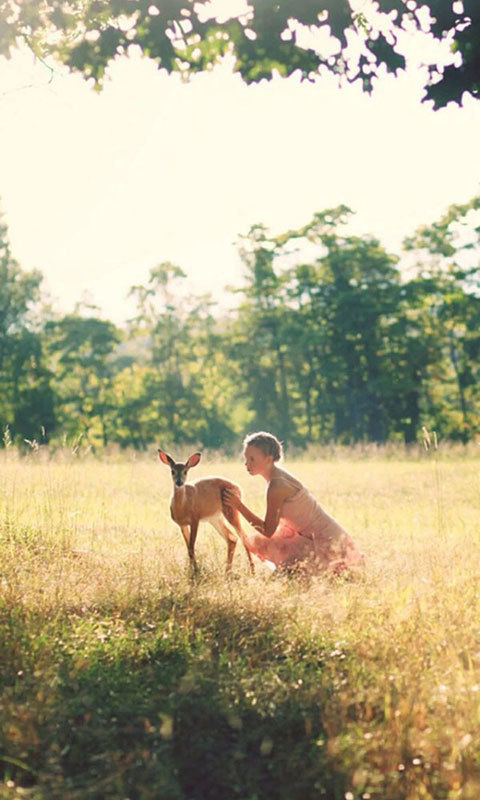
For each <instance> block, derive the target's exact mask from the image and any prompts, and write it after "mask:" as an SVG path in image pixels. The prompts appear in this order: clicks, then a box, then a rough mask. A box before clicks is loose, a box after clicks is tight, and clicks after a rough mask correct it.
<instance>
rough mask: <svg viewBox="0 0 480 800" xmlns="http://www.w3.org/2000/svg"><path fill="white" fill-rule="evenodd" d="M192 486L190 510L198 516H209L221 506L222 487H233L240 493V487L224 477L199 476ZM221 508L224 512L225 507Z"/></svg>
mask: <svg viewBox="0 0 480 800" xmlns="http://www.w3.org/2000/svg"><path fill="white" fill-rule="evenodd" d="M192 486H193V487H194V491H193V492H192V500H193V503H192V511H193V513H194V514H198V516H199V517H200V518H203V517H210V516H212V515H213V514H215V513H216V512H217V511H219V509H220V508H222V505H223V504H222V495H221V492H222V489H225V488H229V489H234V490H235V491H236V492H237V493H238V494H239V495H241V490H240V487H239V486H237V484H236V483H232V481H228V480H226V478H199V479H198V481H195V482H193V483H192ZM187 488H188V487H187ZM222 510H223V511H224V513H225V507H224V508H223V509H222Z"/></svg>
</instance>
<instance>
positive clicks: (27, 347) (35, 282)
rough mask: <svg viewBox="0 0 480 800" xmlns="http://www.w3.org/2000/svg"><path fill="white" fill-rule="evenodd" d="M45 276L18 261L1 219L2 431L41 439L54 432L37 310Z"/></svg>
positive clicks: (0, 384)
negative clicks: (11, 248) (27, 269)
mask: <svg viewBox="0 0 480 800" xmlns="http://www.w3.org/2000/svg"><path fill="white" fill-rule="evenodd" d="M41 282H42V275H41V273H40V272H38V271H37V270H34V271H31V272H25V271H23V270H22V269H21V268H20V266H19V264H18V262H17V261H16V260H15V259H14V258H13V256H12V253H11V250H10V244H9V241H8V231H7V227H6V225H5V224H4V223H2V221H1V219H0V428H1V429H2V430H3V429H5V427H6V426H7V425H8V426H9V428H10V430H11V435H12V436H15V437H17V438H18V437H19V436H20V437H22V438H29V439H31V440H33V439H40V438H41V435H42V430H43V432H44V434H43V435H45V436H46V435H48V433H49V432H50V431H51V430H52V428H53V427H54V408H53V396H52V392H51V389H50V383H49V373H48V370H47V369H46V366H45V362H44V353H43V346H42V339H41V335H40V331H39V325H38V324H37V323H36V319H35V315H34V310H35V308H36V306H37V305H38V301H39V299H40V285H41Z"/></svg>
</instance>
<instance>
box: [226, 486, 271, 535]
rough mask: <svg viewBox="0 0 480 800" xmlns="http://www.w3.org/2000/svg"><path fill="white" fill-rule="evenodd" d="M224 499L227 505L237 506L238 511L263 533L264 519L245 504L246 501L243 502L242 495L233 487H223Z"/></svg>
mask: <svg viewBox="0 0 480 800" xmlns="http://www.w3.org/2000/svg"><path fill="white" fill-rule="evenodd" d="M222 500H223V501H224V503H225V504H226V505H227V506H231V507H232V508H236V509H237V510H238V511H240V514H241V515H242V517H244V518H245V519H246V520H247V522H249V523H250V525H252V527H253V528H256V530H257V531H260V533H263V528H264V525H263V519H260V517H257V515H256V514H254V513H253V511H252V510H251V509H250V508H248V507H247V506H246V505H245V503H242V501H241V499H240V497H239V496H238V494H237V493H236V492H235V491H233V490H232V489H227V488H226V487H225V488H224V489H222Z"/></svg>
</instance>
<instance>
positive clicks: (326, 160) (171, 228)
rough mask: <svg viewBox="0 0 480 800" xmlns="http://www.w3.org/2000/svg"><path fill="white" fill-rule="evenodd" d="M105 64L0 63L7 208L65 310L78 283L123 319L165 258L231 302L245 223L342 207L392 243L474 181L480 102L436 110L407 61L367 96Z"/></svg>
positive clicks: (78, 291) (279, 221)
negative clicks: (95, 82)
mask: <svg viewBox="0 0 480 800" xmlns="http://www.w3.org/2000/svg"><path fill="white" fill-rule="evenodd" d="M240 5H242V4H241V3H240ZM108 75H109V79H108V80H107V81H106V83H105V87H104V89H103V91H102V92H100V93H96V92H94V91H93V90H92V89H91V87H90V86H88V85H87V84H86V83H85V81H84V80H83V79H82V78H81V77H79V76H77V75H70V74H68V73H67V72H66V70H65V69H64V68H63V67H61V66H57V65H55V64H54V63H53V64H52V65H51V68H49V66H48V65H46V64H44V63H42V62H38V61H35V60H34V57H33V55H32V54H31V53H29V52H27V53H25V52H23V53H20V52H18V53H16V54H15V55H14V57H13V58H12V59H11V60H9V61H7V60H5V59H0V87H1V90H0V141H1V148H0V208H1V211H2V213H3V217H4V221H5V222H6V223H7V225H8V228H9V236H10V242H11V246H12V251H13V255H14V256H15V257H16V258H17V260H18V261H19V262H20V265H21V266H22V268H24V269H31V268H38V269H40V270H41V271H42V273H43V274H44V276H45V288H46V289H47V290H48V291H49V293H50V295H51V297H52V298H53V299H54V300H55V303H56V307H57V308H58V309H59V310H61V311H65V312H67V311H70V310H72V308H73V307H74V305H75V303H76V302H78V301H79V300H81V299H82V295H83V293H84V292H86V291H87V292H89V293H90V296H91V299H92V300H93V302H94V303H96V304H97V305H98V306H100V307H101V309H102V311H103V314H104V315H105V316H106V317H107V318H110V319H112V320H114V321H116V322H122V321H124V320H125V319H127V318H128V317H129V316H132V315H133V313H134V306H133V303H132V301H131V300H127V298H126V296H127V293H128V290H129V288H130V287H131V286H132V285H134V284H139V283H145V282H146V281H147V279H148V275H149V270H150V268H151V267H153V266H155V265H156V264H158V263H160V262H161V261H166V260H169V261H172V262H173V263H175V264H177V265H178V266H180V267H182V268H183V269H184V270H185V271H186V273H187V275H188V279H187V281H185V284H186V290H187V291H191V292H194V293H203V292H211V293H212V294H213V297H214V299H216V300H219V301H220V302H222V304H225V303H228V302H230V301H229V299H228V298H229V296H228V295H227V294H226V293H225V292H224V287H225V286H226V285H227V284H233V285H237V286H238V285H239V284H240V283H241V280H242V265H241V263H240V260H239V257H238V255H237V251H236V247H235V242H236V240H237V239H238V237H239V235H241V234H245V233H247V231H248V229H249V227H250V225H252V224H254V223H264V224H265V225H266V226H267V227H268V228H269V229H270V230H271V231H272V232H273V233H280V232H282V231H284V230H287V229H289V228H293V227H296V226H300V225H303V224H305V223H306V222H308V221H309V220H310V219H311V217H312V215H313V214H314V213H315V212H316V211H321V210H323V209H325V208H327V207H331V206H335V205H338V204H340V203H345V204H346V205H348V206H350V207H351V208H352V210H353V211H354V212H355V216H354V218H353V221H352V223H351V225H350V227H349V230H350V231H351V232H354V233H357V234H364V233H371V234H374V235H375V236H377V237H378V238H379V239H380V240H381V242H382V243H383V244H384V245H385V246H386V247H387V248H388V249H390V250H391V251H392V252H395V253H399V251H400V248H401V242H402V240H403V238H404V237H405V236H407V235H409V234H411V233H412V232H413V230H414V229H415V228H416V227H417V226H418V225H420V224H422V223H428V222H433V221H434V220H436V219H437V218H438V217H439V216H440V215H441V214H442V213H443V212H444V211H445V210H446V208H447V207H448V206H449V205H450V204H452V203H460V202H466V201H467V200H468V199H470V198H471V197H472V196H473V195H474V194H476V193H478V189H479V155H478V153H479V150H478V136H479V129H480V104H478V103H477V102H476V101H474V100H472V99H471V98H466V99H465V105H464V107H463V108H458V107H457V106H454V105H452V104H450V105H449V106H448V107H447V108H445V109H443V110H440V111H436V112H434V111H433V110H432V109H431V108H430V107H429V106H428V105H425V104H424V105H422V104H421V102H420V100H421V96H422V89H421V80H420V77H421V76H420V75H419V73H418V70H417V69H414V68H411V69H410V70H409V72H407V74H404V75H402V76H400V77H398V78H393V77H388V78H387V77H385V78H383V79H382V80H381V82H380V83H378V84H377V88H376V91H374V93H373V95H372V96H371V97H369V96H367V95H364V94H363V93H362V92H361V89H360V87H359V86H357V85H355V86H345V87H342V88H339V86H338V83H337V81H336V79H334V78H333V77H331V76H330V77H325V78H322V79H319V80H318V81H317V83H316V84H306V83H303V84H302V83H300V82H299V80H298V79H297V78H296V77H295V76H293V77H292V78H290V79H288V80H284V79H281V78H278V77H277V78H276V79H274V80H273V81H271V82H270V83H266V82H262V83H260V84H259V85H252V86H245V85H244V84H243V83H242V81H241V80H240V78H239V77H238V76H234V75H233V74H232V72H231V68H230V66H229V64H228V62H227V63H225V64H224V65H222V66H221V67H218V68H217V69H215V70H214V71H212V72H210V73H204V74H200V75H198V76H196V77H194V78H193V79H192V80H191V81H190V83H182V82H181V80H180V78H179V77H177V76H168V75H166V74H165V73H164V72H160V71H158V70H157V69H156V66H155V64H153V63H152V62H150V61H148V60H146V59H143V58H141V57H139V56H136V57H135V56H134V57H131V58H129V59H126V58H124V59H118V60H117V61H116V62H115V64H113V65H112V66H111V67H110V68H109V70H108Z"/></svg>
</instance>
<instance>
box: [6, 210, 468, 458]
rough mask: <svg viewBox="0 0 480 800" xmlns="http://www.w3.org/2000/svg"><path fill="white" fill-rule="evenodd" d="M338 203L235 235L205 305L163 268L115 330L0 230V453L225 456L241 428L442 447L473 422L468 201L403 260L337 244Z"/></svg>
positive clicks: (352, 241)
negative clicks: (227, 282) (438, 442)
mask: <svg viewBox="0 0 480 800" xmlns="http://www.w3.org/2000/svg"><path fill="white" fill-rule="evenodd" d="M351 213H352V212H351V211H350V209H348V208H347V207H346V206H340V207H337V208H333V209H327V210H325V211H323V212H320V213H317V214H315V215H314V216H313V218H312V219H311V220H310V221H309V222H308V223H307V224H305V225H304V226H303V227H301V228H299V229H295V230H289V231H286V232H284V233H282V234H280V235H275V236H274V235H272V234H271V233H270V232H269V231H268V230H267V228H266V227H265V226H264V225H261V224H257V225H254V226H252V227H251V229H250V230H249V231H248V232H247V233H246V234H245V235H244V236H241V237H240V239H239V242H238V249H239V254H240V257H241V260H242V263H243V266H244V275H243V284H242V285H241V286H239V287H236V288H235V289H232V292H233V295H234V298H235V301H236V302H235V303H233V307H232V309H230V310H229V311H219V310H218V308H217V307H216V304H215V302H214V299H213V298H212V297H211V295H202V296H192V295H187V294H186V292H185V289H184V286H185V283H186V280H187V276H186V274H185V272H184V271H183V270H182V269H181V268H180V267H179V266H176V265H174V264H171V263H169V262H162V263H160V264H159V265H158V266H156V267H154V268H152V269H151V271H150V275H149V278H148V281H147V282H146V284H145V285H136V286H133V287H132V288H131V290H130V293H131V295H132V297H133V298H134V300H135V304H136V314H135V317H134V318H133V319H131V320H130V321H129V322H128V323H125V324H124V325H122V326H117V325H115V324H113V322H111V321H109V320H105V319H103V318H102V317H101V316H100V315H99V313H98V310H95V309H94V308H91V307H88V306H85V305H83V306H82V305H79V306H78V307H77V308H76V310H75V311H74V312H72V313H69V314H60V313H58V312H57V311H55V310H53V309H52V308H51V307H50V306H49V305H48V303H47V301H46V298H45V297H44V295H43V292H42V274H41V273H40V272H39V271H31V272H27V271H25V270H23V269H22V268H21V266H20V265H19V264H18V262H17V261H16V260H15V258H14V257H13V255H12V252H11V249H10V245H9V241H8V230H7V226H6V225H5V224H4V223H3V222H1V221H0V426H1V429H2V430H3V432H4V443H5V442H10V441H13V442H15V443H17V444H22V443H24V442H27V443H30V444H31V445H32V446H36V445H37V444H39V443H43V442H49V443H51V444H54V443H58V442H61V441H65V440H67V441H69V442H73V441H78V440H79V439H80V438H82V440H83V441H84V442H85V443H88V444H90V445H91V446H92V447H95V448H100V447H105V446H108V445H112V444H116V445H119V446H120V447H122V448H124V447H125V448H126V447H133V448H138V449H145V448H147V447H148V446H150V445H151V444H152V442H157V441H162V442H175V443H178V444H182V443H189V444H192V445H196V446H201V447H210V448H222V449H226V450H228V449H229V448H230V447H236V446H238V441H239V437H241V436H243V435H244V433H245V432H247V431H248V430H252V429H258V428H264V429H269V430H272V431H274V432H275V433H276V434H277V435H279V436H280V438H282V439H283V440H284V441H285V442H286V443H287V444H293V445H296V446H305V445H308V444H310V443H326V442H332V441H335V442H338V443H345V444H350V443H355V442H363V441H375V442H387V441H402V442H405V443H411V442H414V441H416V440H417V438H418V437H419V432H420V431H421V428H422V426H423V425H426V426H427V427H429V428H433V429H435V430H436V431H437V432H438V434H439V435H441V436H442V437H444V438H450V439H452V440H457V441H461V442H467V441H469V440H470V439H472V438H473V437H474V436H475V435H476V433H478V431H479V428H480V414H479V410H480V292H479V288H480V283H479V278H480V264H479V258H478V256H479V252H480V248H479V244H480V224H479V214H480V197H475V198H473V199H472V200H471V201H470V202H468V203H465V204H463V205H454V206H451V207H450V208H449V209H448V210H447V212H446V213H445V214H444V215H443V216H442V217H441V219H440V220H438V221H437V222H435V223H434V224H431V225H427V226H423V227H421V228H420V229H418V230H417V231H416V232H415V233H414V234H413V235H412V236H411V237H409V238H408V239H406V240H405V243H404V251H403V253H402V254H401V258H399V256H397V255H392V254H391V253H388V252H387V251H386V250H385V248H384V247H383V246H382V244H381V243H380V242H379V241H378V239H376V238H375V237H373V236H370V235H363V236H354V235H348V234H347V233H345V229H346V228H345V223H346V222H348V219H349V217H350V215H351Z"/></svg>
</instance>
